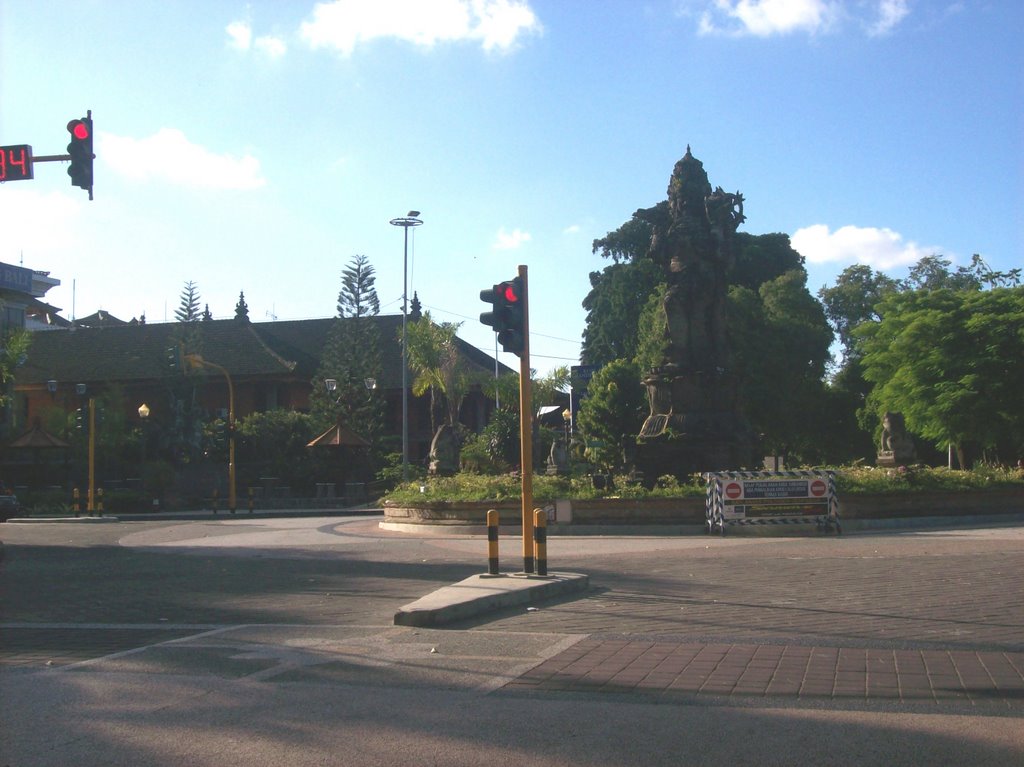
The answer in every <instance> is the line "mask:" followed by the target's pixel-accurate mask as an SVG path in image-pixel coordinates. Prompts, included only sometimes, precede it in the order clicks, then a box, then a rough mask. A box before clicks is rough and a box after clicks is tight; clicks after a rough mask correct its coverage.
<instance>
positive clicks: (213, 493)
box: [210, 488, 219, 514]
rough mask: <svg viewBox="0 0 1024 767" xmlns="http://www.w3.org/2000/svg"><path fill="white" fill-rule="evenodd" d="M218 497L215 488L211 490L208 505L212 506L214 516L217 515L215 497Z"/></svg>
mask: <svg viewBox="0 0 1024 767" xmlns="http://www.w3.org/2000/svg"><path fill="white" fill-rule="evenodd" d="M218 495H219V493H218V492H217V488H213V492H212V493H210V503H211V504H212V505H213V513H214V514H216V513H217V496H218Z"/></svg>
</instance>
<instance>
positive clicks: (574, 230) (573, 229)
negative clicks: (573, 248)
mask: <svg viewBox="0 0 1024 767" xmlns="http://www.w3.org/2000/svg"><path fill="white" fill-rule="evenodd" d="M581 231H582V229H581V228H580V225H579V224H572V225H571V226H567V227H565V229H563V230H562V234H579V233H580V232H581Z"/></svg>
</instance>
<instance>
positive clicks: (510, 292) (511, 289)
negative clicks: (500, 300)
mask: <svg viewBox="0 0 1024 767" xmlns="http://www.w3.org/2000/svg"><path fill="white" fill-rule="evenodd" d="M504 287H505V301H507V302H508V303H510V304H514V303H516V302H517V301H518V300H519V293H518V292H517V291H516V285H515V283H514V282H506V283H505V286H504Z"/></svg>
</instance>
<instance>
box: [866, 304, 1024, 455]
mask: <svg viewBox="0 0 1024 767" xmlns="http://www.w3.org/2000/svg"><path fill="white" fill-rule="evenodd" d="M879 313H880V315H881V319H880V320H879V321H878V322H871V323H864V324H862V325H860V326H859V327H858V328H857V329H856V330H855V331H854V335H855V337H856V338H857V344H858V349H859V352H860V354H861V355H862V360H863V365H864V377H865V378H866V379H867V380H868V381H869V382H870V383H871V384H872V385H873V388H872V390H871V393H870V395H869V397H868V407H869V409H870V410H871V411H873V413H874V414H875V416H876V418H879V417H880V415H881V413H882V412H884V411H886V410H892V411H899V412H902V413H903V415H904V418H905V420H906V424H907V428H908V429H909V430H910V431H911V432H913V433H915V434H918V435H920V436H921V437H924V438H925V439H928V440H931V441H932V442H933V443H934V444H935V445H936V447H939V448H943V447H945V446H946V445H947V444H953V445H954V446H956V447H957V451H958V455H959V458H960V462H961V465H965V460H966V456H965V446H966V445H969V444H972V443H973V444H976V445H978V446H980V448H981V449H982V450H985V451H993V452H1003V453H1017V454H1020V452H1021V451H1022V450H1024V408H1022V407H1021V405H1020V389H1021V384H1022V382H1024V288H1021V287H1014V288H995V289H993V290H989V291H980V290H975V289H962V290H953V289H949V288H940V289H937V290H931V289H927V288H921V289H917V290H905V291H901V292H898V293H895V294H892V295H890V296H889V297H888V298H886V299H885V300H884V301H883V302H882V304H881V305H880V308H879Z"/></svg>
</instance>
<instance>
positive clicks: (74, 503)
mask: <svg viewBox="0 0 1024 767" xmlns="http://www.w3.org/2000/svg"><path fill="white" fill-rule="evenodd" d="M80 499H81V494H80V493H79V492H78V488H77V487H76V488H72V490H71V508H73V509H74V511H75V516H76V517H77V516H78V514H79V513H80V512H81V510H82V504H81V500H80Z"/></svg>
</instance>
